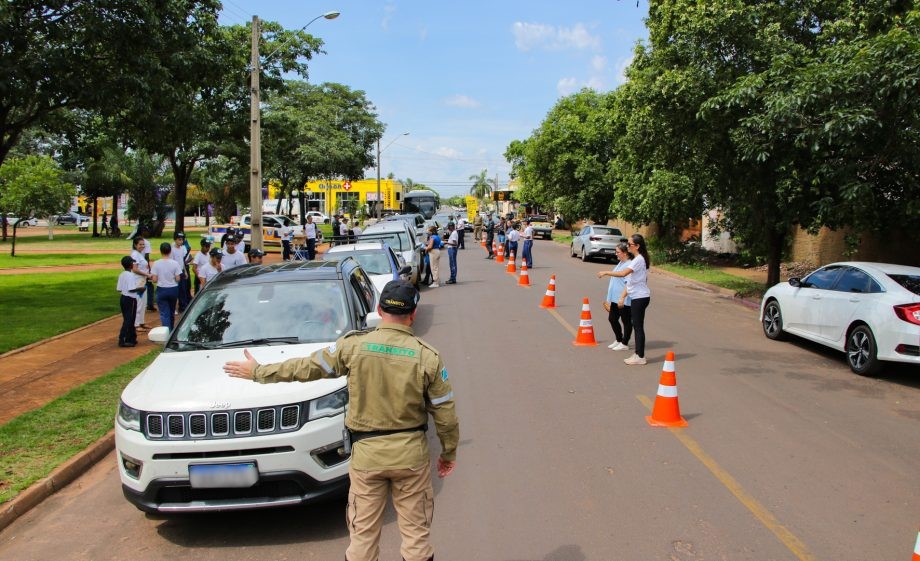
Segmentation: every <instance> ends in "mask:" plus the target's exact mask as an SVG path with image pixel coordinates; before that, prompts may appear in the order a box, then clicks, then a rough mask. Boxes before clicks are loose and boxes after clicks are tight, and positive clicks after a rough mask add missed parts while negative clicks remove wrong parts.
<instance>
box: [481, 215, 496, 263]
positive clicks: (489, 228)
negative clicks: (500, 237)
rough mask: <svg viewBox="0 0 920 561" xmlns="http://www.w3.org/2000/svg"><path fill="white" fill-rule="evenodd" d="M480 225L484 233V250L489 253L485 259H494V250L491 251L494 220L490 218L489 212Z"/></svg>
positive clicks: (493, 237)
mask: <svg viewBox="0 0 920 561" xmlns="http://www.w3.org/2000/svg"><path fill="white" fill-rule="evenodd" d="M482 227H483V231H484V232H485V234H486V250H487V251H488V252H489V255H487V256H486V259H495V252H494V251H492V242H494V241H495V221H494V220H492V213H491V212H490V213H489V215H488V216H486V218H485V221H484V222H483V224H482Z"/></svg>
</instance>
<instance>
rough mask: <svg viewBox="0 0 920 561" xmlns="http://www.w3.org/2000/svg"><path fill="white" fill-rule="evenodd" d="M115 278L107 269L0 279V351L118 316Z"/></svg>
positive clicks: (114, 272) (34, 274)
mask: <svg viewBox="0 0 920 561" xmlns="http://www.w3.org/2000/svg"><path fill="white" fill-rule="evenodd" d="M17 259H18V258H17ZM117 277H118V272H117V271H112V270H108V269H103V270H98V271H85V272H83V271H81V272H75V273H49V272H45V273H25V274H21V275H18V274H17V275H0V318H3V329H2V330H0V353H5V352H6V351H9V350H12V349H16V348H19V347H23V346H25V345H28V344H30V343H35V342H36V341H41V340H43V339H47V338H49V337H53V336H55V335H58V334H60V333H65V332H67V331H70V330H72V329H76V328H77V327H81V326H83V325H88V324H90V323H93V322H94V321H97V320H100V319H103V318H106V317H109V316H113V315H115V314H118V313H119V308H118V298H117V294H118V293H117V292H115V283H116V280H117Z"/></svg>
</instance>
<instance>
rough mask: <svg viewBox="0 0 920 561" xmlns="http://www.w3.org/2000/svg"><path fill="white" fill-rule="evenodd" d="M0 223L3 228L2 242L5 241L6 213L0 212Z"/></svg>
mask: <svg viewBox="0 0 920 561" xmlns="http://www.w3.org/2000/svg"><path fill="white" fill-rule="evenodd" d="M0 222H2V226H3V240H2V241H6V226H7V221H6V213H5V212H2V211H0Z"/></svg>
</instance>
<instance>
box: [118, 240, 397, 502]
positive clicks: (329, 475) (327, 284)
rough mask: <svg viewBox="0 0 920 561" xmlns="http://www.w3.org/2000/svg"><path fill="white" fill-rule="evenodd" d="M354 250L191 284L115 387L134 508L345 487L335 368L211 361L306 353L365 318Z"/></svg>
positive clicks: (301, 495)
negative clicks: (294, 372)
mask: <svg viewBox="0 0 920 561" xmlns="http://www.w3.org/2000/svg"><path fill="white" fill-rule="evenodd" d="M376 308H377V292H376V290H375V289H374V286H373V285H372V284H371V281H370V279H369V278H368V276H367V274H365V272H364V270H363V269H362V268H361V267H360V266H359V265H358V262H357V261H355V260H354V259H352V258H347V259H344V260H342V261H332V262H330V261H310V262H304V261H291V262H287V263H279V264H275V265H266V266H260V265H244V266H241V267H235V268H233V269H230V270H228V271H224V272H222V273H220V274H219V275H217V276H216V277H214V279H213V280H211V281H209V282H208V283H207V284H206V285H205V286H204V287H203V289H202V290H201V292H200V293H198V294H197V295H196V296H195V299H194V300H193V301H192V303H191V304H190V305H189V308H188V310H186V312H185V314H184V315H183V316H182V319H181V320H179V322H178V325H177V326H176V328H175V330H174V331H173V332H172V333H170V332H169V330H168V329H167V328H165V327H157V328H155V329H153V330H151V331H150V333H149V335H148V336H149V337H150V339H151V340H153V341H157V342H165V348H164V350H163V352H162V353H160V355H159V356H157V358H156V359H155V360H154V361H153V363H151V364H150V366H148V367H147V368H146V369H144V371H143V372H141V373H140V374H139V375H138V376H137V377H136V378H134V380H132V381H131V383H130V384H128V386H127V387H126V388H125V390H124V392H123V393H122V395H121V403H120V404H119V407H118V414H117V416H116V422H115V447H116V450H117V461H118V472H119V475H120V477H121V483H122V489H123V491H124V494H125V497H126V498H127V499H128V500H129V501H130V502H131V503H133V504H134V505H135V506H137V507H138V508H139V509H141V510H143V511H146V512H161V513H172V512H189V511H214V510H234V509H249V508H266V507H276V506H285V505H293V504H300V503H305V502H311V501H316V500H319V499H322V498H324V497H328V496H330V495H333V494H337V493H342V492H344V491H345V490H346V489H347V487H348V460H349V458H350V455H349V452H348V451H346V450H345V446H344V444H343V441H342V431H343V430H344V426H345V425H344V419H345V405H346V404H347V403H348V388H347V386H346V380H345V378H334V379H327V380H318V381H315V382H310V383H306V384H304V383H297V384H258V383H255V382H252V381H250V380H240V379H237V378H231V377H229V376H228V375H227V374H226V373H225V372H224V371H223V365H224V363H226V362H227V361H229V360H241V359H242V358H243V350H244V349H247V350H249V352H251V353H252V354H253V356H255V357H256V359H257V360H259V361H260V362H262V363H269V362H279V361H283V360H285V359H288V358H292V357H307V356H309V355H310V354H312V353H313V352H314V351H317V350H319V349H322V348H324V347H327V346H329V345H330V344H332V343H334V342H335V340H336V339H338V338H339V337H340V336H342V335H344V334H345V333H347V332H349V331H351V330H354V329H365V328H368V327H373V326H376V325H377V323H379V321H380V316H379V314H377V312H376V311H375V310H376Z"/></svg>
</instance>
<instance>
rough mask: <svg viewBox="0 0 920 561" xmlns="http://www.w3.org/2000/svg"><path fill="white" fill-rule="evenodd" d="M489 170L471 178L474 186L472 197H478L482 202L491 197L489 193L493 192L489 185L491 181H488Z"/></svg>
mask: <svg viewBox="0 0 920 561" xmlns="http://www.w3.org/2000/svg"><path fill="white" fill-rule="evenodd" d="M488 173H489V171H488V170H482V171H480V172H479V173H477V174H474V175H471V176H470V181H472V182H473V185H472V186H471V187H470V195H472V196H474V197H476V198H477V199H479V200H482V199H484V198H486V197H488V196H489V193H491V192H492V186H491V185H489V180H488V179H486V175H488Z"/></svg>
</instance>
